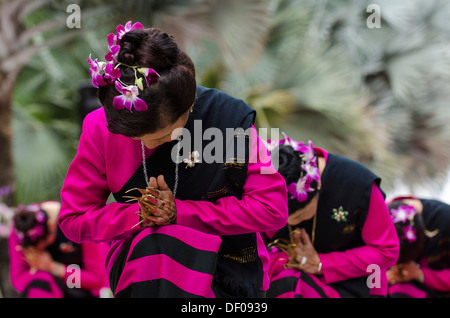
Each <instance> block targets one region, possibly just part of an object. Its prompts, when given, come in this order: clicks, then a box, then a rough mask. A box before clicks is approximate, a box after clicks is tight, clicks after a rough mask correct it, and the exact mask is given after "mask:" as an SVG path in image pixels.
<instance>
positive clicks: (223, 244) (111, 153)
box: [59, 22, 287, 297]
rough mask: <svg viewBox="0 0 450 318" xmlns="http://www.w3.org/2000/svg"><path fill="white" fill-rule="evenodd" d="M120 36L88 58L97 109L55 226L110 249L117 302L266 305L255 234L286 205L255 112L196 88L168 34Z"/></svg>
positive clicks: (279, 220) (127, 30) (262, 257)
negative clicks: (196, 300)
mask: <svg viewBox="0 0 450 318" xmlns="http://www.w3.org/2000/svg"><path fill="white" fill-rule="evenodd" d="M116 30H117V33H116V34H110V35H109V36H108V42H109V50H110V51H109V53H108V54H106V56H105V59H106V60H107V62H98V61H97V60H92V59H91V57H89V60H88V61H89V63H90V64H91V69H90V71H91V75H92V79H93V85H94V86H96V87H98V96H99V99H100V101H101V103H102V106H103V108H100V109H98V110H95V111H93V112H92V113H90V114H89V115H88V116H87V117H86V118H85V120H84V123H83V131H82V134H81V138H80V143H79V147H78V152H77V155H76V157H75V158H74V160H73V162H72V164H71V166H70V168H69V171H68V173H67V177H66V180H65V183H64V186H63V189H62V192H61V198H62V210H61V214H60V217H59V224H60V226H61V228H62V229H63V231H64V233H65V234H66V235H67V236H68V237H69V238H71V239H72V240H74V241H76V242H111V243H112V247H111V250H110V252H109V255H108V260H107V272H108V275H109V279H110V284H111V289H112V291H113V293H114V295H115V297H261V296H263V295H264V293H265V290H267V288H268V286H269V281H268V274H267V272H268V255H267V250H266V248H265V245H264V242H263V241H262V239H261V236H260V234H259V232H262V231H268V230H275V229H278V228H281V227H283V226H284V225H285V224H286V221H287V200H286V187H285V183H284V180H283V178H282V177H281V176H280V175H279V174H278V173H276V171H275V170H274V168H273V167H272V165H271V162H270V155H269V154H268V153H267V149H265V148H262V149H260V150H262V151H259V152H258V149H257V148H258V147H257V145H258V144H259V138H258V135H257V133H256V130H255V128H254V126H253V122H254V118H255V111H254V110H253V109H251V108H250V107H249V106H248V105H247V104H245V103H244V102H243V101H242V100H239V99H236V98H233V97H231V96H229V95H228V94H226V93H224V92H221V91H219V90H216V89H208V88H205V87H201V86H197V84H196V80H195V68H194V65H193V63H192V61H191V59H190V58H189V57H188V56H187V55H186V54H185V53H184V52H183V51H182V50H181V49H180V48H179V46H178V45H177V43H176V42H175V40H174V38H173V37H172V36H170V35H168V34H166V33H164V32H163V31H161V30H159V29H156V28H149V29H144V27H143V26H142V25H141V24H140V23H135V24H133V25H132V24H131V22H129V23H127V24H126V25H125V26H122V25H119V26H118V27H117V29H116ZM262 147H263V146H262ZM137 189H141V190H140V191H139V190H137ZM111 193H112V195H113V198H114V199H115V201H116V202H110V201H108V198H109V196H110V194H111ZM142 194H143V196H142ZM133 197H134V198H139V201H138V202H136V201H135V200H134V199H133ZM141 197H145V199H141Z"/></svg>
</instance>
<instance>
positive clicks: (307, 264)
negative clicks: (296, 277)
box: [285, 229, 321, 274]
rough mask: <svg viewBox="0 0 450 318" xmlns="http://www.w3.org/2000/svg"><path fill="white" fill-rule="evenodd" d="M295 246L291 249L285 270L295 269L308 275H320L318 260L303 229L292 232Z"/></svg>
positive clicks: (317, 255)
mask: <svg viewBox="0 0 450 318" xmlns="http://www.w3.org/2000/svg"><path fill="white" fill-rule="evenodd" d="M292 239H293V242H294V244H295V246H294V247H291V248H292V251H291V253H290V255H292V256H291V257H290V258H289V261H288V262H287V263H286V265H285V266H286V268H296V269H299V270H302V271H304V272H306V273H310V274H320V273H321V269H320V258H319V254H318V253H317V252H316V250H315V248H314V246H313V244H312V243H311V240H310V238H309V235H308V233H306V231H305V229H295V230H294V231H293V232H292Z"/></svg>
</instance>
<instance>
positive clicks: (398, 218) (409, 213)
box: [391, 205, 417, 223]
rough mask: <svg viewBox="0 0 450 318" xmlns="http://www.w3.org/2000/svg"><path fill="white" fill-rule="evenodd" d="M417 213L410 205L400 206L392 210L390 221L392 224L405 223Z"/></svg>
mask: <svg viewBox="0 0 450 318" xmlns="http://www.w3.org/2000/svg"><path fill="white" fill-rule="evenodd" d="M416 213H417V211H416V209H414V207H412V206H410V205H401V206H399V207H398V208H397V209H392V211H391V214H392V220H393V222H394V223H399V222H402V223H405V222H406V221H408V220H409V219H412V218H413V217H414V215H416Z"/></svg>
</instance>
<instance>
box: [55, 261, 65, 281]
mask: <svg viewBox="0 0 450 318" xmlns="http://www.w3.org/2000/svg"><path fill="white" fill-rule="evenodd" d="M65 273H66V266H64V264H61V263H58V262H53V266H52V275H53V276H56V277H58V278H63V277H64V275H65Z"/></svg>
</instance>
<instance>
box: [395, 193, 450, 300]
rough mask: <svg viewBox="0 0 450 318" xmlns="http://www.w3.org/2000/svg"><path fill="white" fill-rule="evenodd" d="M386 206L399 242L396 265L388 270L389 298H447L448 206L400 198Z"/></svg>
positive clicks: (449, 280) (449, 272) (449, 261)
mask: <svg viewBox="0 0 450 318" xmlns="http://www.w3.org/2000/svg"><path fill="white" fill-rule="evenodd" d="M388 207H389V210H390V212H391V215H392V220H393V222H394V224H395V228H396V230H397V234H398V237H399V240H400V256H399V259H398V262H397V264H396V265H395V266H393V267H392V268H391V269H389V271H388V279H389V283H390V286H389V296H390V297H411V298H441V297H450V206H449V205H448V204H446V203H444V202H441V201H438V200H431V199H422V198H417V197H414V196H401V197H396V198H394V199H392V200H391V201H390V202H389V203H388Z"/></svg>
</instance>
